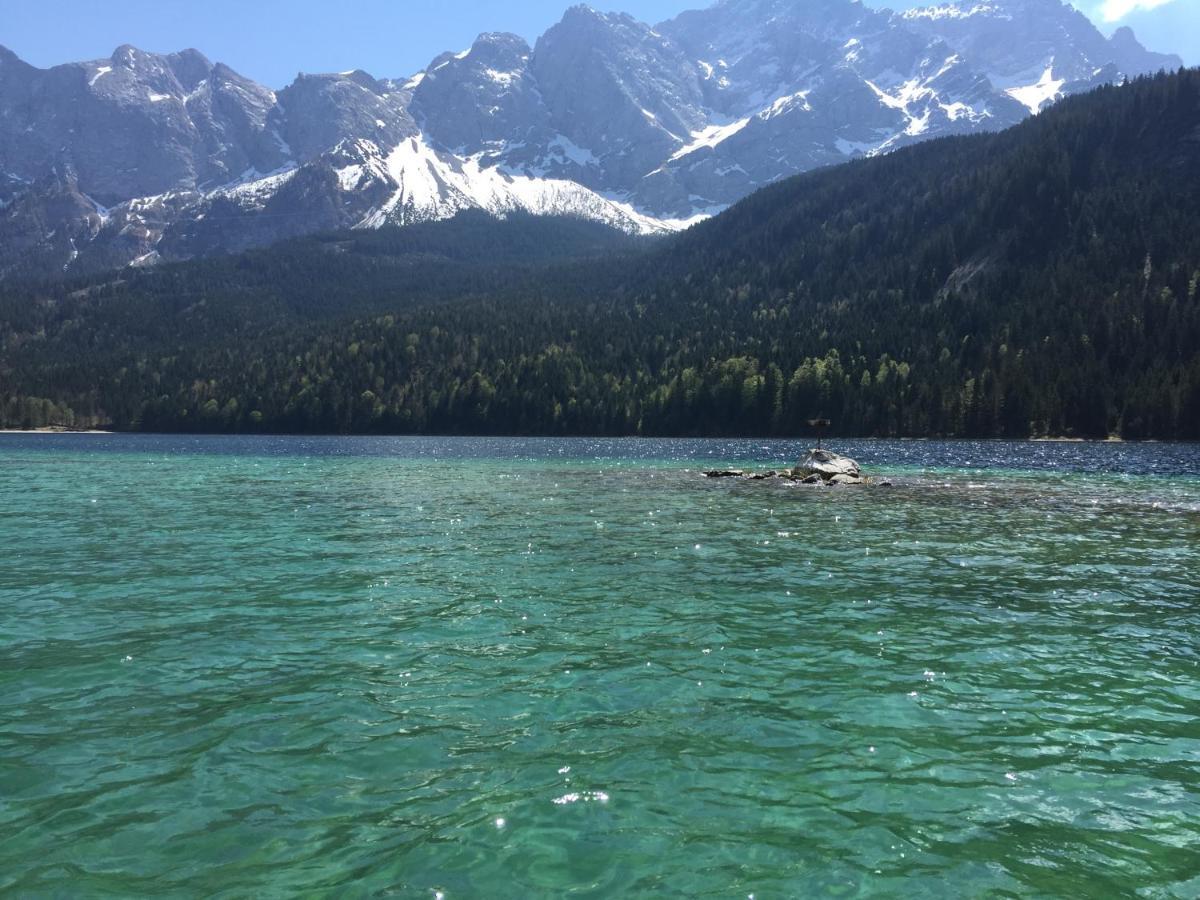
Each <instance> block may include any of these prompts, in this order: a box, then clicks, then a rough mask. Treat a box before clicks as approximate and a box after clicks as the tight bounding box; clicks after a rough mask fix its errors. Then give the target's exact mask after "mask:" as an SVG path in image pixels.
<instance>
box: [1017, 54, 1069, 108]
mask: <svg viewBox="0 0 1200 900" xmlns="http://www.w3.org/2000/svg"><path fill="white" fill-rule="evenodd" d="M1066 83H1067V80H1066V79H1065V78H1055V77H1054V66H1053V65H1050V66H1047V67H1046V71H1045V72H1043V73H1042V77H1041V78H1039V79H1038V80H1037V81H1036V82H1035V83H1033V84H1027V85H1023V86H1020V87H1012V88H1009V89H1008V91H1007V93H1008V95H1009V96H1010V97H1012V98H1013V99H1014V100H1016V101H1017V102H1018V103H1020V104H1021V105H1023V106H1024V107H1026V108H1027V109H1028V110H1029V111H1030V112H1031V113H1033V114H1034V115H1035V116H1036V115H1037V114H1038V113H1040V112H1041V111H1042V110H1043V109H1045V108H1046V107H1047V106H1048V105H1050V104H1051V103H1053V102H1054V101H1055V100H1057V99H1058V98H1059V97H1060V96H1062V86H1063V85H1064V84H1066Z"/></svg>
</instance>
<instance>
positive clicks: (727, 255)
mask: <svg viewBox="0 0 1200 900" xmlns="http://www.w3.org/2000/svg"><path fill="white" fill-rule="evenodd" d="M443 227H444V228H445V229H447V230H445V231H442V232H438V231H433V232H429V234H432V235H434V237H429V238H411V237H410V238H403V239H402V238H400V237H398V236H397V235H396V234H395V233H392V232H386V231H385V232H381V233H379V234H375V235H370V236H361V235H332V236H327V237H324V238H321V239H310V240H305V241H299V242H293V243H290V244H286V245H282V246H280V247H277V248H274V249H270V250H264V251H257V252H255V253H251V254H246V255H243V256H238V257H231V258H226V259H219V260H211V261H206V262H198V263H190V264H186V265H182V266H176V267H169V268H164V269H162V270H158V271H149V272H141V273H127V274H123V275H122V276H120V278H119V279H116V280H115V281H112V282H111V283H107V284H102V283H101V284H93V285H89V284H73V285H66V286H59V285H46V286H43V287H40V288H38V287H28V286H27V287H25V288H13V289H9V292H8V294H7V295H6V296H4V297H3V299H2V300H0V421H2V423H3V424H5V425H8V426H28V425H38V424H45V423H47V422H50V421H61V422H63V423H70V424H75V425H85V424H88V425H91V424H108V425H112V426H115V427H118V428H134V429H136V428H140V429H157V430H206V431H208V430H212V431H258V430H263V431H328V432H400V433H407V432H487V433H518V432H519V433H552V434H569V433H605V434H758V435H767V434H794V433H798V432H801V431H802V430H803V423H804V421H805V420H806V419H808V418H811V417H813V416H815V415H823V416H827V417H829V418H831V419H833V420H834V423H835V426H834V428H835V430H836V431H838V432H840V433H843V434H864V435H970V436H1025V435H1030V434H1074V435H1080V436H1093V437H1103V436H1107V435H1110V434H1121V435H1123V436H1125V437H1130V438H1141V437H1158V438H1200V300H1198V296H1197V294H1198V287H1200V72H1197V71H1184V72H1181V73H1178V74H1175V75H1162V76H1157V77H1153V78H1146V79H1140V80H1138V81H1135V82H1133V83H1131V84H1128V85H1126V86H1123V87H1111V88H1102V89H1100V90H1098V91H1096V92H1094V93H1091V94H1088V95H1084V96H1080V97H1076V98H1071V99H1069V100H1066V101H1064V102H1062V103H1061V104H1059V105H1057V106H1056V107H1054V108H1052V109H1051V110H1049V111H1047V112H1045V113H1043V114H1042V115H1040V116H1038V117H1036V118H1034V119H1031V120H1029V121H1027V122H1025V123H1023V124H1022V125H1019V126H1017V127H1016V128H1013V129H1010V130H1009V131H1006V132H1004V133H1001V134H998V135H980V136H974V137H966V138H951V139H946V140H940V141H934V142H930V143H928V144H924V145H920V146H917V147H913V148H910V149H907V150H903V151H899V152H897V153H894V154H892V155H890V156H886V157H882V158H877V159H871V160H866V161H861V162H856V163H851V164H848V165H844V166H840V167H837V168H832V169H826V170H822V171H819V172H814V173H809V174H807V175H803V176H799V177H797V178H793V179H791V180H789V181H786V182H782V183H780V184H778V185H776V186H774V187H771V188H768V189H766V190H764V191H761V192H759V193H758V194H756V195H754V196H752V197H750V198H748V199H747V200H745V201H743V202H742V203H740V204H738V205H737V206H735V207H734V208H733V209H731V210H730V211H729V212H727V213H725V214H723V215H721V216H719V217H717V218H716V219H714V220H712V221H710V222H708V223H705V224H703V225H701V226H698V227H696V228H694V229H692V230H691V231H689V232H687V233H686V234H684V235H682V236H679V237H677V238H672V239H670V240H668V241H665V242H660V243H658V244H655V245H653V246H649V247H642V246H632V245H630V244H628V243H627V242H625V241H623V240H622V239H619V238H617V237H611V238H608V237H604V236H603V235H602V234H601V233H599V232H594V231H582V230H581V229H583V228H584V226H583V225H582V224H581V223H572V222H568V221H558V222H555V223H553V224H552V225H550V226H548V227H546V226H543V225H539V224H537V223H536V222H534V221H525V220H520V219H518V220H514V221H512V222H508V223H493V222H488V221H485V220H480V219H478V218H476V219H474V220H466V221H458V220H456V221H455V222H451V223H445V224H444V225H443ZM586 227H587V228H588V229H595V228H596V227H597V226H586ZM457 229H464V233H466V234H469V235H470V238H469V239H463V240H461V241H460V240H459V239H458V238H456V237H454V234H455V233H456V230H457ZM410 234H411V232H410ZM419 240H429V241H431V242H432V245H431V246H425V247H423V246H421V245H419V244H412V243H405V242H411V241H419ZM555 241H558V242H559V243H558V244H556V243H554V242H555ZM538 250H540V251H541V252H540V253H537V252H536V251H538ZM534 256H536V258H532V257H534Z"/></svg>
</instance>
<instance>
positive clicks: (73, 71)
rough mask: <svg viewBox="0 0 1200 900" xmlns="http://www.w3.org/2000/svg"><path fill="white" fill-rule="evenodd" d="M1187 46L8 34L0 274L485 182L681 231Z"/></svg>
mask: <svg viewBox="0 0 1200 900" xmlns="http://www.w3.org/2000/svg"><path fill="white" fill-rule="evenodd" d="M1179 65H1181V63H1180V61H1179V60H1178V59H1177V58H1175V57H1169V56H1163V55H1160V54H1155V53H1151V52H1150V51H1147V50H1146V49H1145V48H1143V47H1142V46H1141V45H1140V44H1139V43H1138V42H1137V40H1136V38H1135V37H1134V36H1133V34H1132V32H1130V31H1129V30H1128V29H1122V30H1120V31H1118V32H1117V33H1116V34H1114V35H1113V37H1112V38H1111V39H1106V38H1105V37H1104V36H1103V35H1101V34H1100V32H1099V31H1097V30H1096V28H1095V27H1094V26H1093V25H1092V24H1091V22H1090V21H1088V19H1087V18H1086V17H1085V16H1083V15H1082V14H1080V13H1078V12H1077V11H1075V10H1074V9H1073V8H1072V7H1071V6H1070V5H1069V4H1067V3H1065V2H1062V0H990V2H975V3H972V2H970V0H963V2H958V3H950V4H946V5H941V6H933V7H926V8H920V9H916V10H912V11H909V12H907V13H904V14H903V15H898V14H895V13H891V12H887V11H880V10H872V9H869V8H867V7H865V6H863V5H862V4H861V3H860V2H858V0H719V2H717V3H716V4H714V5H713V6H711V7H709V8H707V9H703V10H695V11H690V12H685V13H683V14H682V15H680V16H678V17H677V18H675V19H672V20H670V21H668V22H663V23H661V24H659V25H656V26H653V27H652V26H650V25H647V24H645V23H642V22H638V21H637V20H635V19H633V18H631V17H629V16H626V15H621V14H605V13H599V12H596V11H595V10H592V9H590V8H588V7H586V6H576V7H572V8H571V9H569V10H568V11H567V13H566V14H565V15H564V17H563V19H562V21H561V22H559V23H558V24H557V25H555V26H553V27H552V28H551V29H550V30H549V31H547V32H546V34H544V35H543V36H542V37H541V38H539V39H538V40H537V42H536V43H535V44H534V45H533V46H530V45H529V44H528V43H526V42H525V41H524V40H523V39H522V38H520V37H517V36H515V35H509V34H485V35H481V36H480V37H479V39H478V40H477V41H476V42H475V43H474V44H473V45H472V46H471V47H470V48H468V49H467V50H464V51H461V52H457V53H445V54H442V55H441V56H439V57H437V58H436V59H435V60H433V61H432V62H431V63H430V65H429V66H428V67H427V68H426V69H425V70H424V71H422V72H420V73H417V74H416V75H414V76H412V77H410V78H407V79H400V80H388V79H377V78H374V77H372V76H371V75H368V74H367V73H365V72H361V71H352V72H345V73H339V74H324V75H300V76H299V77H297V78H296V80H295V81H294V82H293V83H292V84H290V85H289V86H287V87H286V88H284V89H282V90H280V91H278V92H276V91H273V90H270V89H268V88H266V87H263V86H262V85H258V84H256V83H254V82H253V81H251V80H249V79H247V78H244V77H242V76H240V75H238V74H237V73H236V72H234V71H233V70H231V69H230V68H228V67H227V66H224V65H222V64H220V63H213V62H211V61H210V60H208V59H207V58H206V57H205V56H204V55H203V54H201V53H199V52H198V51H195V50H185V51H183V52H180V53H172V54H167V55H160V54H153V53H146V52H143V51H141V50H138V49H136V48H134V47H128V46H125V47H120V48H118V49H117V50H116V51H115V52H114V53H113V54H112V56H111V57H109V58H107V59H102V60H95V61H91V62H83V63H73V64H68V65H62V66H56V67H54V68H52V69H46V70H42V69H37V68H34V67H33V66H30V65H28V64H26V63H24V62H22V61H21V60H20V59H19V58H18V57H17V56H16V55H15V54H13V53H12V52H10V51H8V50H5V49H4V48H0V278H2V277H17V276H21V275H39V276H41V275H45V274H47V273H51V272H58V273H61V272H67V273H69V274H74V273H83V272H87V271H95V270H101V269H107V268H112V267H116V266H122V265H127V264H131V263H132V264H139V265H144V264H149V263H152V262H155V261H157V260H160V259H167V260H169V259H182V258H188V257H192V256H198V255H204V254H208V253H214V252H223V251H230V250H237V249H241V248H244V247H248V246H253V245H259V244H265V243H270V242H273V241H276V240H279V239H282V238H286V237H290V236H295V235H299V234H305V233H311V232H314V231H318V230H325V229H334V228H356V227H357V228H370V227H379V226H381V225H384V224H388V223H394V224H407V223H411V222H417V221H424V220H429V219H440V218H446V217H449V216H452V215H454V214H455V213H457V212H459V211H461V210H463V209H472V208H473V209H483V210H487V211H489V212H492V213H493V214H496V215H504V214H506V213H508V212H512V211H514V210H523V211H529V212H534V213H547V214H560V215H561V214H570V215H578V216H583V217H586V218H590V219H595V220H597V221H602V222H606V223H608V224H611V225H613V226H614V227H617V228H621V229H624V230H626V231H630V232H645V233H652V232H661V231H670V230H675V229H678V228H681V227H684V226H686V225H687V224H689V223H691V222H694V221H697V220H699V219H701V218H704V217H706V216H709V215H712V214H714V213H716V212H719V211H720V210H722V209H724V208H725V207H726V206H728V205H730V204H731V203H734V202H736V201H737V200H739V199H740V198H742V197H744V196H745V195H747V194H749V193H751V192H752V191H754V190H756V189H757V188H759V187H762V186H764V185H766V184H769V183H771V182H774V181H777V180H779V179H781V178H785V177H787V176H789V175H793V174H796V173H799V172H803V171H807V170H809V169H813V168H817V167H820V166H824V165H829V164H832V163H837V162H841V161H845V160H848V159H852V158H855V157H861V156H870V155H875V154H879V153H885V152H887V151H889V150H892V149H894V148H897V147H901V146H905V145H907V144H911V143H913V142H916V141H920V140H926V139H928V138H931V137H936V136H942V135H948V134H960V133H969V132H974V131H980V130H994V129H999V128H1003V127H1006V126H1008V125H1011V124H1014V123H1016V122H1017V121H1019V120H1021V119H1022V118H1024V117H1025V116H1028V115H1030V114H1033V113H1036V112H1038V111H1040V110H1041V109H1043V108H1044V107H1045V106H1046V105H1047V104H1049V103H1052V102H1054V100H1056V99H1057V98H1059V97H1061V96H1063V95H1065V94H1069V93H1072V92H1074V91H1078V90H1083V89H1086V88H1089V87H1092V86H1094V85H1097V84H1100V83H1105V82H1111V81H1116V80H1120V79H1122V78H1125V77H1128V76H1132V75H1136V74H1139V73H1143V72H1148V71H1155V70H1158V69H1161V68H1174V67H1178V66H1179Z"/></svg>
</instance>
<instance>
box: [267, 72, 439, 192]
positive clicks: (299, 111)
mask: <svg viewBox="0 0 1200 900" xmlns="http://www.w3.org/2000/svg"><path fill="white" fill-rule="evenodd" d="M410 101H411V95H410V94H409V93H407V92H405V91H403V90H397V89H396V88H395V85H393V84H391V83H390V82H379V81H376V80H375V79H374V78H372V77H371V76H370V75H368V74H367V73H366V72H358V71H356V72H349V73H346V74H341V75H300V76H299V77H297V78H296V80H295V81H293V82H292V83H291V84H290V85H289V86H288V87H286V88H284V89H283V90H282V91H280V92H279V94H278V97H277V104H276V106H275V108H274V109H272V110H271V115H270V120H271V124H272V127H273V129H274V130H275V131H276V132H277V133H278V134H279V135H280V136H281V137H282V139H283V141H284V142H285V143H286V146H287V149H288V152H289V155H290V156H291V157H292V158H293V159H294V160H295V161H296V162H298V163H304V162H308V161H310V160H312V159H314V158H315V157H317V156H319V155H320V154H322V153H325V152H326V151H328V150H331V149H332V148H334V147H335V146H337V145H338V144H339V143H341V142H342V141H345V140H354V139H359V138H361V139H365V140H369V141H373V142H375V143H376V144H378V145H379V146H382V147H393V146H395V145H396V144H398V143H400V141H402V140H403V139H404V138H406V137H411V136H413V135H414V134H416V133H417V126H416V123H415V122H414V121H413V119H412V116H410V115H409V113H408V106H409V102H410ZM264 171H269V170H264Z"/></svg>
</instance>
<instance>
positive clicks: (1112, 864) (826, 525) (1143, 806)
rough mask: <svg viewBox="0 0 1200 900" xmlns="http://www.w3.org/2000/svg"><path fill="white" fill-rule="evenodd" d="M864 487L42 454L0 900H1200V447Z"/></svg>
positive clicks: (1028, 453)
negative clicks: (121, 899) (1001, 899)
mask: <svg viewBox="0 0 1200 900" xmlns="http://www.w3.org/2000/svg"><path fill="white" fill-rule="evenodd" d="M834 446H835V448H836V449H838V450H839V451H842V452H846V453H849V454H850V455H853V456H855V457H856V458H857V459H858V460H859V461H860V462H862V463H863V464H864V466H865V467H867V468H869V469H870V470H871V472H872V473H873V474H886V475H890V476H892V477H893V478H894V480H895V486H894V487H892V488H890V489H889V488H880V487H871V488H841V489H824V488H812V487H807V486H797V485H791V484H774V483H742V482H729V481H710V480H707V479H705V478H703V477H701V475H700V472H701V471H702V470H703V469H706V468H713V467H717V466H724V465H731V464H738V463H742V464H757V465H759V466H761V467H763V468H770V467H779V466H781V465H784V464H787V463H788V462H789V461H791V460H794V459H795V458H796V457H797V456H799V454H800V452H801V450H802V449H803V447H802V445H801V444H798V443H764V442H761V441H747V442H730V441H712V442H705V441H589V440H580V441H556V440H520V441H502V440H455V439H436V440H435V439H421V440H417V439H411V440H410V439H353V438H345V439H339V438H329V439H300V438H245V439H236V438H169V437H129V436H92V435H71V436H61V437H57V436H43V435H38V436H18V435H5V436H0V893H3V894H11V895H13V896H34V897H43V896H61V897H81V896H96V895H107V896H135V895H137V896H181V897H184V896H187V897H190V896H206V897H208V896H218V897H221V896H224V897H250V896H253V897H274V896H279V897H283V896H295V895H304V896H338V897H374V896H399V897H418V898H420V897H424V898H436V897H438V896H439V895H441V896H443V897H444V898H445V900H454V898H459V897H485V898H507V897H518V898H532V897H563V896H578V897H635V896H647V897H669V896H679V897H685V896H686V897H729V898H747V897H749V896H750V895H753V896H754V897H755V898H758V900H763V898H776V897H824V896H831V897H859V896H895V897H912V896H918V897H975V896H1064V897H1067V896H1072V897H1122V896H1131V897H1132V896H1141V897H1196V896H1200V447H1196V446H1181V445H1139V446H1134V445H1095V444H1086V445H1077V444H1005V443H977V444H973V443H937V442H860V443H855V442H835V443H834ZM1127 473H1137V474H1127Z"/></svg>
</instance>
